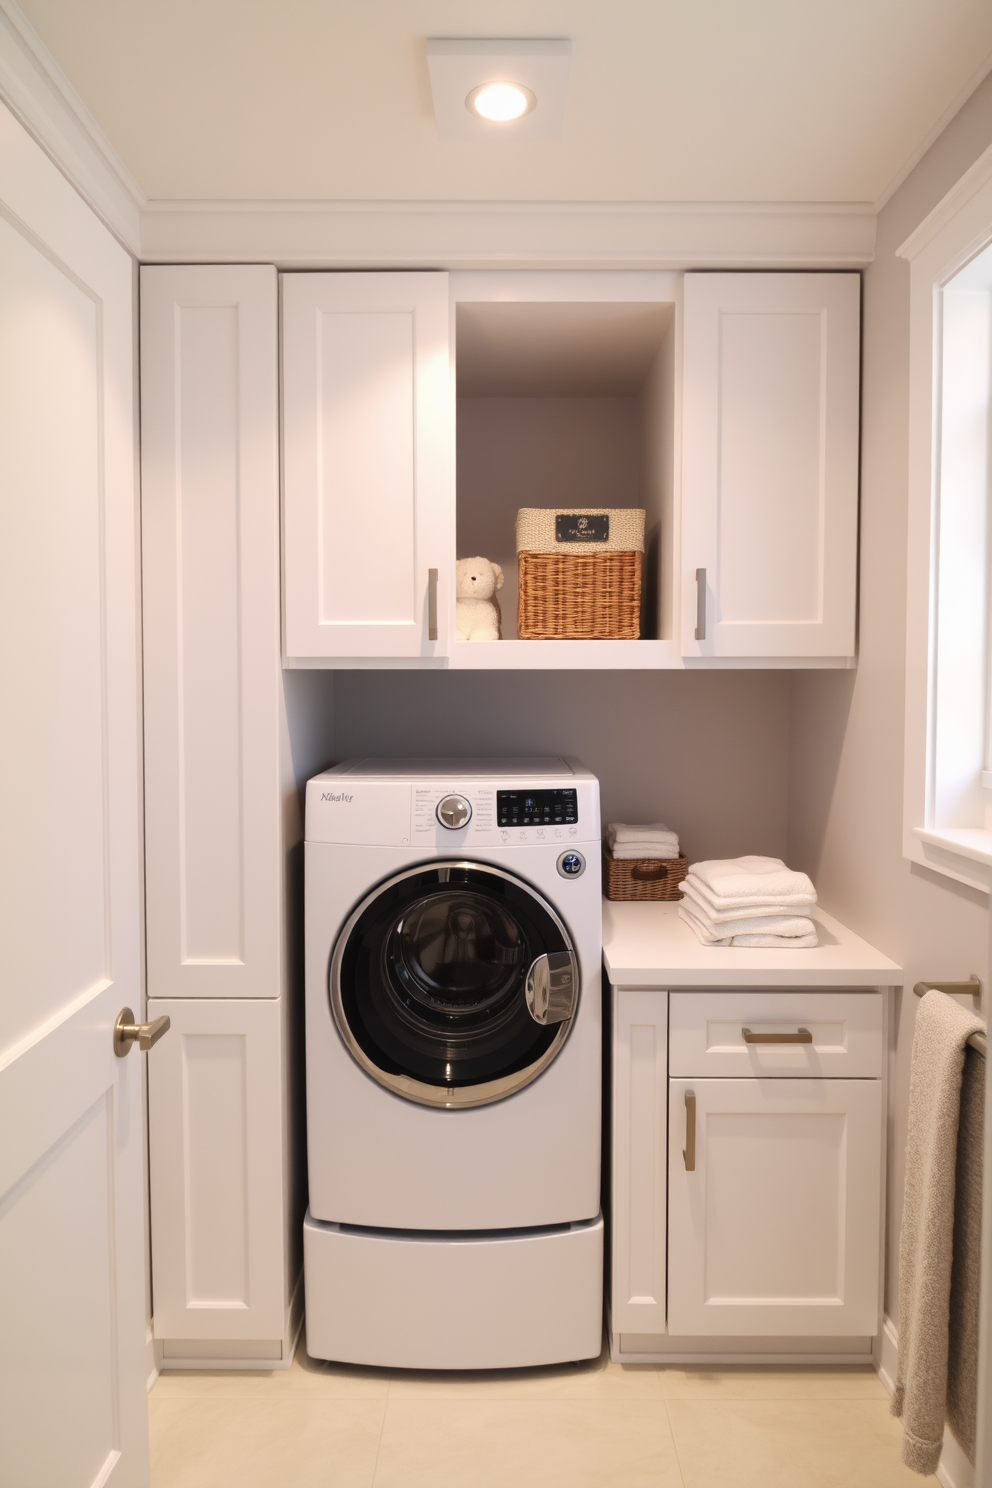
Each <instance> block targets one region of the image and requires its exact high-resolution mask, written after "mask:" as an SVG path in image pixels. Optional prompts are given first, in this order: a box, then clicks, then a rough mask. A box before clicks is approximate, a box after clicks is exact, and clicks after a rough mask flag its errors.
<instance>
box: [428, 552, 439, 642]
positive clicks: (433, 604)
mask: <svg viewBox="0 0 992 1488" xmlns="http://www.w3.org/2000/svg"><path fill="white" fill-rule="evenodd" d="M427 639H428V640H429V641H436V640H437V569H436V568H429V569H428V570H427Z"/></svg>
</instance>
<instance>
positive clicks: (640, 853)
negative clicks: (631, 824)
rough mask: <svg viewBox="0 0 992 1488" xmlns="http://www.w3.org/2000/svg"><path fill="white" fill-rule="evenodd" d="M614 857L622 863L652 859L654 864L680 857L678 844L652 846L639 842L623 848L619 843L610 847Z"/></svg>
mask: <svg viewBox="0 0 992 1488" xmlns="http://www.w3.org/2000/svg"><path fill="white" fill-rule="evenodd" d="M610 852H611V853H612V854H613V857H614V858H615V859H616V860H617V861H618V862H622V861H623V860H624V859H629V858H644V859H650V860H651V861H652V862H653V861H655V860H657V859H661V858H677V857H678V856H679V848H678V843H676V844H675V846H674V847H673V846H672V844H671V843H662V844H660V845H659V846H652V845H651V843H649V842H638V843H635V844H634V845H633V846H632V847H631V846H621V845H620V844H619V843H617V844H616V845H614V846H611V847H610Z"/></svg>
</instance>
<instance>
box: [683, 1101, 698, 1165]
mask: <svg viewBox="0 0 992 1488" xmlns="http://www.w3.org/2000/svg"><path fill="white" fill-rule="evenodd" d="M682 1161H683V1162H684V1163H685V1170H686V1172H687V1173H694V1172H695V1171H696V1097H695V1096H694V1095H693V1093H692V1091H691V1090H687V1091H686V1093H685V1146H684V1147H683V1149H682Z"/></svg>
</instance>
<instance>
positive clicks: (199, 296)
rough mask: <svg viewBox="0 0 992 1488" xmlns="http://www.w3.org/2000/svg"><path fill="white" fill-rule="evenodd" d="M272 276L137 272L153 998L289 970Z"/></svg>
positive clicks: (218, 989) (271, 987)
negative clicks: (282, 812) (283, 881)
mask: <svg viewBox="0 0 992 1488" xmlns="http://www.w3.org/2000/svg"><path fill="white" fill-rule="evenodd" d="M277 313H278V303H277V283H276V271H275V269H273V268H270V267H267V266H265V265H242V266H228V265H218V266H207V267H203V266H195V265H180V266H173V267H170V266H154V267H148V268H143V269H142V270H141V513H142V576H143V632H144V701H145V787H146V789H145V874H146V905H147V936H148V942H147V944H148V994H149V996H150V997H240V998H246V997H278V995H279V992H280V988H281V985H282V975H283V963H284V954H283V943H282V941H283V924H282V918H281V915H282V908H281V906H282V898H281V894H282V891H281V871H282V870H281V861H282V860H281V837H280V832H281V824H280V810H281V802H280V757H279V729H280V716H281V715H280V709H281V705H282V704H281V700H282V669H281V661H280V651H279V461H278V433H279V419H278V358H277Z"/></svg>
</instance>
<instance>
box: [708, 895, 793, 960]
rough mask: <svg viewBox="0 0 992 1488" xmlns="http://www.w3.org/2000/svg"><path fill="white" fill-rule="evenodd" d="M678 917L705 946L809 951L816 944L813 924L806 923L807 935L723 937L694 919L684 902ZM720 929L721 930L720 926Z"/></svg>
mask: <svg viewBox="0 0 992 1488" xmlns="http://www.w3.org/2000/svg"><path fill="white" fill-rule="evenodd" d="M679 917H680V918H681V919H683V920H685V922H686V924H687V925H689V926H691V928H692V929H693V930H694V931H695V933H696V937H697V939H698V940H700V941H701V942H702V944H703V945H706V946H767V947H769V948H778V949H780V950H787V951H798V950H809V949H810V948H811V947H812V946H815V945H817V944H818V942H817V936H816V927H815V926H813V922H812V921H811V920H810V921H807V923H808V924H809V925H811V926H812V929H811V931H810V933H809V934H807V935H769V934H760V935H759V934H753V935H725V936H716V935H714V934H712V933H711V931H710V930H709V929H708V928H707V927H706V924H705V923H704V922H703V921H702V920H699V919H697V918H696V916H695V915H694V914H693V913H692V910H691V908H690V907H689V906H688V905H687V904H686V902H685V900H683V901H682V903H681V904H680V905H679ZM721 928H723V927H722V926H721Z"/></svg>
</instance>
